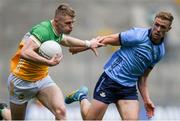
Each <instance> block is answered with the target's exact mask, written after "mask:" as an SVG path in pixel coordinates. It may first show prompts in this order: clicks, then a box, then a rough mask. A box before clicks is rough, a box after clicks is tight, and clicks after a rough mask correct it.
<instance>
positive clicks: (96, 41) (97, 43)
mask: <svg viewBox="0 0 180 121" xmlns="http://www.w3.org/2000/svg"><path fill="white" fill-rule="evenodd" d="M101 41H102V40H101V39H99V38H98V37H97V38H93V39H91V40H90V43H91V46H90V48H97V47H102V46H104V44H103V43H101Z"/></svg>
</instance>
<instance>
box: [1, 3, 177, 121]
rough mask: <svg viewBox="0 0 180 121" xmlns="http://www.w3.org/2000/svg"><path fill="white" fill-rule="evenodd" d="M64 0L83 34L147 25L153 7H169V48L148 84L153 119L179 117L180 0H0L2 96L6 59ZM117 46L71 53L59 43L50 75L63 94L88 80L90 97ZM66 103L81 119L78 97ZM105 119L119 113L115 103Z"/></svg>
mask: <svg viewBox="0 0 180 121" xmlns="http://www.w3.org/2000/svg"><path fill="white" fill-rule="evenodd" d="M62 2H66V3H69V4H70V5H71V6H72V7H73V8H74V9H75V10H76V15H77V16H76V22H75V25H74V30H73V32H72V34H71V35H72V36H74V37H78V38H81V39H90V38H92V37H96V36H98V35H106V34H111V33H118V32H121V31H124V30H127V29H129V28H130V27H133V26H138V27H148V26H150V25H151V22H152V19H153V16H154V13H155V12H156V11H159V10H168V11H170V12H172V13H173V15H174V17H175V20H174V23H173V29H172V30H171V32H170V33H169V34H168V35H167V40H166V46H167V54H166V56H165V57H164V59H163V60H162V61H161V62H160V63H159V64H157V66H156V67H155V68H154V70H153V72H152V73H151V74H150V77H149V83H148V84H149V91H150V95H151V98H152V100H153V101H154V103H155V105H156V106H157V108H156V115H155V117H154V119H166V120H169V119H179V120H180V115H179V114H180V74H179V73H180V63H179V62H180V43H179V35H178V34H179V33H180V27H179V26H180V0H0V102H7V101H8V93H7V85H6V80H7V77H8V74H9V60H10V58H11V56H12V55H13V54H14V52H15V51H16V49H17V46H18V44H19V42H20V40H21V38H22V37H23V35H24V34H25V33H26V32H27V31H28V30H29V29H30V28H31V27H32V26H33V25H35V24H37V23H39V22H40V21H42V20H47V19H52V18H53V16H54V10H55V8H56V7H57V6H58V5H59V4H60V3H62ZM115 49H117V48H114V47H111V46H108V47H106V48H101V49H98V51H99V53H100V56H99V57H95V56H94V55H93V53H92V52H91V51H87V52H84V53H80V54H78V55H71V54H70V53H68V49H67V48H63V53H64V59H63V61H62V62H61V63H60V64H59V65H58V66H56V67H52V68H50V75H51V76H52V78H53V79H54V80H55V81H56V82H57V84H58V85H59V86H60V88H61V89H62V91H63V93H64V94H67V93H69V92H71V91H72V90H75V89H77V88H79V87H81V86H82V85H86V86H87V87H88V88H89V90H90V92H89V97H90V99H92V98H91V97H92V93H93V89H94V86H95V83H96V81H97V80H98V77H99V75H100V74H101V72H102V71H103V70H102V68H103V65H104V63H105V62H106V60H107V59H108V57H109V56H110V55H111V53H112V52H113V51H114V50H115ZM140 100H141V98H140ZM67 108H68V115H69V117H70V119H81V117H80V113H79V111H76V110H79V107H78V103H76V104H73V105H70V106H69V105H67ZM141 108H142V110H141V119H146V116H145V112H144V109H143V105H142V106H141ZM72 112H76V113H72ZM114 112H115V113H114ZM75 116H76V117H75ZM108 117H109V118H108ZM105 119H119V116H118V114H117V112H116V109H115V108H114V106H110V108H109V109H108V112H107V113H106V116H105Z"/></svg>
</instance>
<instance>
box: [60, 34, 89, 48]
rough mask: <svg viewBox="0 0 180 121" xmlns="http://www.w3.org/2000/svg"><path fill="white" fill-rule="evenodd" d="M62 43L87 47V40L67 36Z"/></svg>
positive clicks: (68, 45)
mask: <svg viewBox="0 0 180 121" xmlns="http://www.w3.org/2000/svg"><path fill="white" fill-rule="evenodd" d="M61 44H62V45H64V46H67V47H86V46H87V45H86V42H85V41H83V40H80V39H77V38H73V37H69V36H66V38H65V40H63V41H62V42H61Z"/></svg>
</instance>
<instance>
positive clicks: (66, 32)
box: [64, 30, 72, 34]
mask: <svg viewBox="0 0 180 121" xmlns="http://www.w3.org/2000/svg"><path fill="white" fill-rule="evenodd" d="M71 32H72V30H67V31H65V32H64V34H70V33H71Z"/></svg>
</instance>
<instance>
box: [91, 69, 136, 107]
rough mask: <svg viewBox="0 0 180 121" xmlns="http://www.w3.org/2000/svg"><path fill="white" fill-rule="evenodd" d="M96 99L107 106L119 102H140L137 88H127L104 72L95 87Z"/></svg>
mask: <svg viewBox="0 0 180 121" xmlns="http://www.w3.org/2000/svg"><path fill="white" fill-rule="evenodd" d="M93 97H94V99H96V100H98V101H101V102H104V103H106V104H110V103H116V102H117V101H118V100H138V93H137V89H136V86H133V87H126V86H123V85H121V84H119V83H117V82H115V81H114V80H112V79H111V78H109V76H108V75H107V74H106V73H105V72H104V73H103V74H102V75H101V76H100V78H99V80H98V82H97V84H96V87H95V90H94V96H93Z"/></svg>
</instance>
